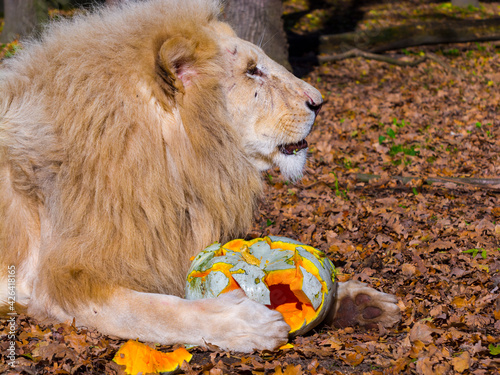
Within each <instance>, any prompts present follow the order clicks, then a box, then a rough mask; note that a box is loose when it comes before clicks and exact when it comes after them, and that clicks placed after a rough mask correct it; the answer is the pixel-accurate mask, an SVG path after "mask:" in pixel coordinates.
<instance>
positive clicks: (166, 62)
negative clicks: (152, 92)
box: [157, 36, 199, 92]
mask: <svg viewBox="0 0 500 375" xmlns="http://www.w3.org/2000/svg"><path fill="white" fill-rule="evenodd" d="M197 45H199V44H198V43H197V42H195V41H193V40H189V39H187V38H184V37H182V36H176V37H173V38H170V39H168V40H167V41H166V42H165V43H163V45H162V46H161V48H160V52H159V53H158V60H157V74H158V76H159V78H160V79H161V80H163V82H164V83H165V84H167V85H168V86H169V87H170V88H171V89H174V90H177V91H180V92H184V90H185V88H187V87H189V85H191V83H192V80H193V77H195V76H196V75H197V69H196V65H197V63H198V62H197V59H198V56H197V54H198V53H197Z"/></svg>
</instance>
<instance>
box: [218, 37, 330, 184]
mask: <svg viewBox="0 0 500 375" xmlns="http://www.w3.org/2000/svg"><path fill="white" fill-rule="evenodd" d="M219 32H220V34H221V35H220V37H219V38H218V42H219V43H220V45H219V46H220V51H221V53H222V54H223V57H224V61H225V62H226V66H225V76H224V78H223V79H222V82H223V86H224V91H225V94H226V100H227V105H228V110H229V112H230V113H231V116H232V117H233V124H235V126H236V127H237V129H236V130H237V132H238V133H239V134H241V136H242V141H243V146H244V149H245V150H246V152H247V154H248V156H249V157H250V158H251V159H252V161H253V162H254V163H255V165H256V166H257V167H258V168H259V169H260V170H265V169H268V168H270V167H271V166H273V165H276V166H278V167H279V168H280V170H281V173H282V174H283V175H284V176H285V177H287V178H290V179H297V178H300V177H301V175H302V170H303V167H304V164H305V161H306V156H307V142H306V140H305V138H306V136H307V135H308V134H309V132H310V131H311V128H312V126H313V123H314V120H315V118H316V115H317V114H318V112H319V109H320V107H321V103H322V102H323V99H322V97H321V94H320V92H319V91H318V90H316V89H315V88H314V87H312V86H311V85H309V84H307V83H306V82H304V81H302V80H300V79H298V78H296V77H295V76H294V75H292V74H291V73H290V72H288V71H287V70H286V69H285V68H284V67H282V66H281V65H279V64H277V63H276V62H274V61H273V60H271V59H270V58H269V57H268V56H267V55H266V54H265V53H264V52H263V51H262V50H261V49H260V48H259V47H257V46H255V45H254V44H252V43H249V42H246V41H244V40H242V39H240V38H237V37H236V36H234V34H232V35H231V33H230V32H227V30H224V29H223V30H222V31H219Z"/></svg>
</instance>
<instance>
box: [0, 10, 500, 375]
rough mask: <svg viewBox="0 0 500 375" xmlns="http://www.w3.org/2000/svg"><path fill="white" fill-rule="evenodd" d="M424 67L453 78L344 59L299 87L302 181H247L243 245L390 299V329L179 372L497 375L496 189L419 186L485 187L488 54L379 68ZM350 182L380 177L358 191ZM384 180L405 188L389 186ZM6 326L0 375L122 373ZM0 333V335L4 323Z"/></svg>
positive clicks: (104, 360) (99, 344)
mask: <svg viewBox="0 0 500 375" xmlns="http://www.w3.org/2000/svg"><path fill="white" fill-rule="evenodd" d="M401 3H403V2H401ZM490 5H491V4H488V6H490ZM495 7H496V8H495V9H496V12H497V13H498V11H500V9H498V6H497V5H495ZM378 11H380V12H381V11H382V10H378ZM429 52H432V53H434V54H436V55H437V56H439V58H440V59H442V60H443V61H445V62H446V64H447V65H449V66H450V67H453V68H454V70H449V69H445V68H443V66H441V65H439V64H437V63H436V62H434V61H431V60H428V61H426V62H424V63H422V64H420V65H418V66H417V67H397V66H394V65H389V64H386V63H383V62H376V61H366V60H364V59H361V58H356V59H349V60H345V61H340V62H337V63H332V64H326V65H323V66H318V67H314V69H312V71H311V72H310V73H309V74H308V75H307V76H306V77H303V78H304V79H305V80H306V81H308V82H310V83H311V84H313V85H314V86H316V87H317V88H318V89H319V90H320V91H321V92H322V94H323V95H324V99H325V104H324V106H323V109H322V111H321V113H320V115H319V117H318V119H317V123H316V125H315V127H314V129H313V132H312V133H311V135H310V136H309V137H308V142H309V144H310V148H309V152H310V157H309V161H308V164H307V168H306V173H305V175H304V178H303V179H302V180H301V181H300V182H297V183H289V182H287V181H285V180H284V179H283V178H282V177H280V175H279V171H277V170H272V171H270V172H269V173H266V174H265V175H264V176H263V178H264V179H265V185H266V186H265V195H264V197H263V198H262V201H261V204H260V210H259V213H258V215H257V217H256V221H255V226H254V228H253V230H252V232H251V233H250V234H249V235H250V236H253V237H256V236H263V235H268V234H279V235H283V236H288V237H292V238H296V239H298V240H300V241H302V242H304V243H307V244H310V245H312V246H315V247H317V248H319V249H321V250H323V251H324V252H326V253H327V254H328V256H329V257H330V259H331V260H332V261H333V263H334V264H335V266H336V268H337V271H338V272H339V274H338V278H339V280H341V281H346V280H350V279H355V280H361V281H363V282H366V283H368V284H369V285H371V286H373V287H375V288H377V289H380V290H383V291H385V292H387V293H392V294H395V295H396V296H397V297H398V300H399V307H400V309H401V312H402V320H401V322H400V323H399V324H398V325H397V326H396V327H394V328H391V329H377V330H369V331H367V330H364V329H361V328H345V329H332V328H329V327H324V326H319V327H318V328H317V329H315V330H313V331H312V332H310V333H309V334H306V335H304V336H300V337H297V338H295V339H294V340H292V344H293V345H294V347H293V348H291V349H285V350H278V351H274V352H255V353H252V354H240V353H228V352H221V351H216V350H213V349H212V350H208V349H200V348H194V349H191V352H192V353H193V354H194V357H193V359H192V360H191V362H190V363H189V364H184V365H183V370H184V372H185V373H187V374H214V375H215V374H273V373H275V374H288V375H292V374H414V373H417V374H426V375H427V374H429V375H430V374H454V373H461V374H477V375H479V374H497V373H499V372H498V371H499V370H498V369H499V368H500V298H499V296H500V186H489V187H486V186H474V185H471V184H466V185H463V184H459V183H456V182H452V181H445V182H442V183H432V184H428V183H426V182H425V179H427V178H429V177H437V176H438V177H446V178H450V177H457V178H470V177H475V178H480V179H494V178H500V123H499V118H498V113H499V111H500V45H499V44H495V43H468V44H456V45H437V46H430V47H419V48H409V49H407V50H405V51H396V52H395V54H396V57H399V58H403V59H413V58H415V57H418V56H419V55H421V54H422V53H429ZM457 72H459V73H460V74H456V73H457ZM360 173H363V174H370V175H379V176H381V177H380V178H379V179H376V180H372V181H370V182H362V181H360V180H359V179H358V178H357V175H358V174H360ZM394 176H411V177H415V179H414V180H413V181H412V182H410V183H407V184H403V183H401V182H399V181H398V180H396V179H394ZM17 325H18V329H17V331H16V340H17V344H18V348H17V355H18V357H17V366H16V367H15V368H9V367H8V366H7V363H6V358H5V353H6V352H7V346H8V343H7V340H2V342H0V373H12V374H16V373H20V374H42V373H43V374H45V373H46V374H67V373H71V374H105V373H106V374H108V373H109V374H114V373H116V374H118V373H123V372H122V369H120V368H119V366H118V365H116V364H115V363H114V362H112V358H113V356H114V355H115V353H116V351H117V350H118V348H119V347H120V346H121V345H122V344H123V343H124V341H123V340H118V339H116V338H113V337H109V336H104V335H101V334H99V333H97V332H96V331H93V330H86V329H81V328H75V327H73V326H71V324H58V325H43V324H40V323H38V322H36V321H34V320H32V319H30V318H28V317H26V316H24V315H21V316H20V317H19V319H18V321H17ZM0 328H1V329H2V330H3V332H4V333H5V332H7V329H8V328H7V325H6V322H5V321H3V322H2V323H1V324H0ZM157 349H160V350H162V351H168V350H170V349H172V348H171V347H166V346H160V347H157Z"/></svg>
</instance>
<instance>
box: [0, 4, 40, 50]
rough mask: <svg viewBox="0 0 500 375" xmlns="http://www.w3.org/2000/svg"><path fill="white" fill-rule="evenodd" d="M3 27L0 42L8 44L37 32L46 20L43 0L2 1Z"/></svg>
mask: <svg viewBox="0 0 500 375" xmlns="http://www.w3.org/2000/svg"><path fill="white" fill-rule="evenodd" d="M4 14H5V25H4V28H3V31H2V34H1V35H0V42H3V43H8V42H11V41H12V40H14V39H16V38H19V37H25V36H28V35H29V34H31V33H32V32H34V31H36V30H37V27H38V26H39V25H40V24H41V23H42V22H44V21H46V20H47V18H48V8H47V4H46V2H45V1H44V0H4Z"/></svg>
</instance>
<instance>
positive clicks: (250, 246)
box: [186, 236, 335, 336]
mask: <svg viewBox="0 0 500 375" xmlns="http://www.w3.org/2000/svg"><path fill="white" fill-rule="evenodd" d="M238 288H240V289H242V290H243V291H244V292H245V293H246V295H247V296H248V297H249V298H251V299H252V300H254V301H257V302H260V303H262V304H264V305H266V306H268V307H269V308H271V309H274V310H277V311H279V312H281V314H282V315H283V318H284V319H285V321H286V322H287V323H288V325H290V334H291V335H292V336H295V335H299V334H303V333H305V332H307V331H309V330H310V329H312V328H313V327H315V326H316V325H317V324H319V323H320V322H321V321H322V320H323V318H324V317H325V315H326V313H327V311H328V309H329V308H330V304H331V302H332V299H333V298H334V297H335V290H334V266H333V265H332V263H331V262H330V260H329V259H328V258H327V257H326V256H325V254H323V253H322V252H321V251H319V250H317V249H315V248H314V247H311V246H307V245H304V244H302V243H300V242H298V241H294V240H292V239H289V238H286V237H274V236H271V237H265V238H255V239H253V240H250V241H244V240H241V239H238V240H233V241H230V242H228V243H226V244H225V245H221V244H219V243H214V244H212V245H210V246H209V247H207V248H206V249H205V250H203V251H202V252H201V253H199V254H198V255H197V256H196V257H195V258H194V260H193V262H192V264H191V268H190V269H189V271H188V276H187V283H186V298H187V299H200V298H212V297H217V296H218V295H220V294H222V293H227V292H229V291H231V290H234V289H238Z"/></svg>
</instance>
